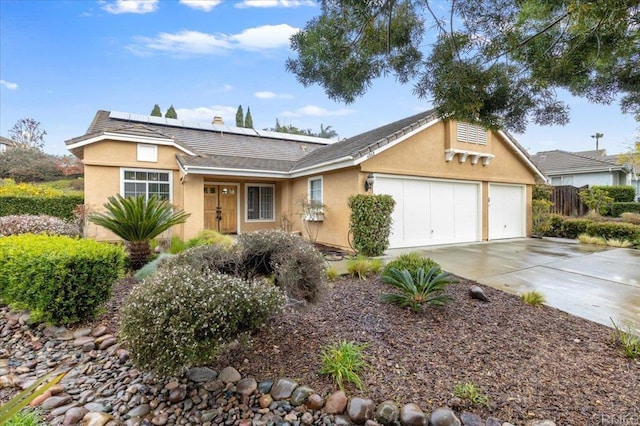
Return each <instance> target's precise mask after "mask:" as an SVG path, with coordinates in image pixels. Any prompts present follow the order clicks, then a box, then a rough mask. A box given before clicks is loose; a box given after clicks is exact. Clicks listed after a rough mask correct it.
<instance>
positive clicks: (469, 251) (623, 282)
mask: <svg viewBox="0 0 640 426" xmlns="http://www.w3.org/2000/svg"><path fill="white" fill-rule="evenodd" d="M408 251H420V252H422V253H424V255H426V256H428V257H431V258H432V259H434V260H435V261H436V262H438V263H439V264H440V265H441V266H442V269H444V270H446V271H449V272H451V273H453V274H455V275H458V276H461V277H464V278H468V279H472V280H475V281H478V282H479V283H482V284H485V285H488V286H491V287H494V288H498V289H501V290H505V291H508V292H510V293H515V294H519V293H521V292H524V291H529V290H537V291H539V292H541V293H543V294H544V296H545V297H546V299H547V304H548V305H549V306H553V307H555V308H558V309H560V310H562V311H565V312H569V313H571V314H573V315H577V316H580V317H583V318H586V319H589V320H591V321H595V322H598V323H601V324H605V325H608V326H611V318H613V319H614V320H615V321H616V322H617V323H622V324H626V325H630V326H632V327H633V328H635V329H636V331H639V332H640V250H633V249H622V248H611V247H602V246H591V245H585V244H578V243H576V242H574V241H570V240H558V239H517V240H508V241H500V242H487V243H474V244H467V245H454V246H440V247H433V248H425V247H421V248H417V249H410V250H407V249H404V250H402V251H399V250H390V251H389V253H387V255H388V257H389V258H391V257H395V256H397V255H398V254H400V253H401V252H408ZM385 257H387V256H385Z"/></svg>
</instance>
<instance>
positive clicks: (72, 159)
mask: <svg viewBox="0 0 640 426" xmlns="http://www.w3.org/2000/svg"><path fill="white" fill-rule="evenodd" d="M54 161H55V164H56V167H57V168H58V170H60V173H62V175H64V176H70V177H80V176H82V175H84V164H82V161H80V160H79V159H78V157H76V156H75V155H61V156H58V157H55V160H54Z"/></svg>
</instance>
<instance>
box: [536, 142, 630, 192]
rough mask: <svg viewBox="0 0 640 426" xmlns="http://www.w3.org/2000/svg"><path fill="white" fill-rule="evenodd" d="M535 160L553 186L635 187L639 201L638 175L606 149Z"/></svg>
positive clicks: (540, 156) (541, 154)
mask: <svg viewBox="0 0 640 426" xmlns="http://www.w3.org/2000/svg"><path fill="white" fill-rule="evenodd" d="M531 158H532V160H533V161H534V163H536V165H537V166H538V167H539V168H540V170H542V171H543V172H544V174H545V175H547V176H548V177H549V183H550V184H551V185H553V186H562V185H571V186H575V187H578V188H580V187H583V186H594V185H605V186H618V185H631V186H633V187H634V188H636V199H637V198H639V197H640V181H639V178H638V175H637V174H636V172H637V171H636V170H634V168H633V167H631V166H630V165H628V164H620V163H619V162H618V156H617V155H607V151H606V150H604V149H597V150H593V151H579V152H568V151H562V150H559V149H556V150H553V151H542V152H538V153H537V154H535V155H533V156H532V157H531Z"/></svg>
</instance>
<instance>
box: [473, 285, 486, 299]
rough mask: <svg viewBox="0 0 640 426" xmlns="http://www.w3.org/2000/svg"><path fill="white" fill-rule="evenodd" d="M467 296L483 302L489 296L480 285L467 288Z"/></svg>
mask: <svg viewBox="0 0 640 426" xmlns="http://www.w3.org/2000/svg"><path fill="white" fill-rule="evenodd" d="M469 296H471V298H472V299H477V300H482V301H483V302H488V301H489V298H488V297H487V295H486V294H484V290H482V288H481V287H480V286H477V285H474V286H471V288H470V289H469Z"/></svg>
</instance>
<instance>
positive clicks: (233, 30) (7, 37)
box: [0, 0, 639, 154]
mask: <svg viewBox="0 0 640 426" xmlns="http://www.w3.org/2000/svg"><path fill="white" fill-rule="evenodd" d="M318 13H319V8H318V6H317V4H315V3H314V2H312V1H307V0H237V1H219V0H208V1H207V0H180V1H174V0H162V1H157V0H145V1H135V0H124V1H123V0H105V1H90V0H79V1H78V0H70V1H57V0H40V1H29V0H2V1H0V135H2V136H8V131H9V129H10V128H11V127H12V126H13V124H14V123H15V122H16V121H17V120H18V119H20V118H23V117H32V118H35V119H36V120H38V121H40V122H41V123H42V128H44V129H45V130H46V131H47V133H48V134H47V136H46V139H45V141H46V145H45V151H47V152H49V153H53V154H66V153H67V151H66V149H65V145H64V141H65V140H67V139H70V138H73V137H76V136H81V135H82V134H84V132H85V131H86V129H87V127H88V126H89V124H90V123H91V120H92V118H93V116H94V115H95V113H96V111H97V110H99V109H104V110H111V111H123V112H132V113H141V114H149V113H150V112H151V109H152V108H153V105H154V104H156V103H157V104H159V105H160V106H161V108H162V110H163V112H164V111H165V110H166V109H167V108H168V107H169V105H171V104H173V105H174V107H175V108H176V110H177V112H178V117H179V118H180V119H184V120H204V121H210V120H211V119H212V118H213V116H214V115H220V116H222V117H223V118H224V119H225V122H226V123H228V124H232V125H233V124H234V123H235V111H236V108H237V107H238V105H240V104H241V105H242V106H243V108H244V109H245V111H246V108H247V106H249V107H251V114H252V117H253V121H254V126H255V127H256V128H260V129H262V128H267V127H273V126H274V124H275V120H276V118H278V119H279V120H280V122H281V123H282V124H293V125H295V126H297V127H300V128H304V129H306V128H310V129H313V130H314V131H318V130H319V128H320V124H321V123H322V124H324V126H327V125H331V126H333V128H334V129H335V130H336V131H337V132H338V134H339V136H340V138H344V137H349V136H353V135H356V134H358V133H361V132H364V131H367V130H370V129H372V128H374V127H377V126H380V125H383V124H386V123H389V122H392V121H395V120H397V119H400V118H403V117H406V116H408V115H412V114H414V113H416V112H419V111H422V110H425V109H428V108H430V107H431V105H430V103H429V102H428V100H420V99H417V98H416V97H415V96H413V95H412V93H411V85H405V86H402V85H400V84H399V83H396V82H395V81H394V80H393V78H387V79H380V80H377V81H376V82H375V84H374V86H373V88H372V89H371V90H370V91H369V92H368V93H367V94H366V95H365V96H364V97H363V98H360V99H359V100H358V101H357V102H355V103H353V104H349V105H345V104H341V103H337V102H334V101H332V100H330V99H328V98H327V96H326V95H325V94H324V92H323V91H322V89H321V88H320V87H317V86H314V87H309V88H305V87H303V86H302V85H301V84H299V83H298V82H297V81H296V78H295V76H293V75H292V74H289V73H287V72H286V70H285V66H284V63H285V60H286V59H287V58H288V57H290V56H292V52H291V51H290V49H289V44H288V38H289V36H290V35H291V34H293V33H294V32H296V31H297V30H298V29H300V28H303V27H304V25H305V23H306V22H307V21H308V20H309V19H310V18H312V17H313V16H315V15H317V14H318ZM565 100H566V101H567V102H568V103H569V105H570V106H571V109H572V114H571V123H570V124H569V125H567V126H564V127H558V126H554V127H539V126H535V125H530V126H529V128H528V129H527V132H526V133H525V134H522V135H515V136H516V137H517V139H518V140H519V141H520V143H521V144H522V145H523V146H524V147H525V148H527V149H528V150H529V151H530V152H531V153H535V152H538V151H543V150H550V149H565V150H569V151H578V150H588V149H594V148H595V141H594V139H592V138H591V137H590V135H593V134H594V133H596V132H600V133H604V137H603V138H602V139H601V140H600V147H601V148H606V149H607V151H608V153H610V154H614V153H619V152H622V151H624V150H626V149H627V147H628V146H629V145H630V144H631V142H632V141H633V140H634V135H636V134H637V128H638V126H639V123H637V122H636V121H635V120H634V119H633V117H631V116H625V115H622V114H621V113H620V110H619V108H618V106H617V105H611V106H598V105H591V104H589V103H588V102H586V101H585V100H582V99H575V98H571V97H570V96H565Z"/></svg>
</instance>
